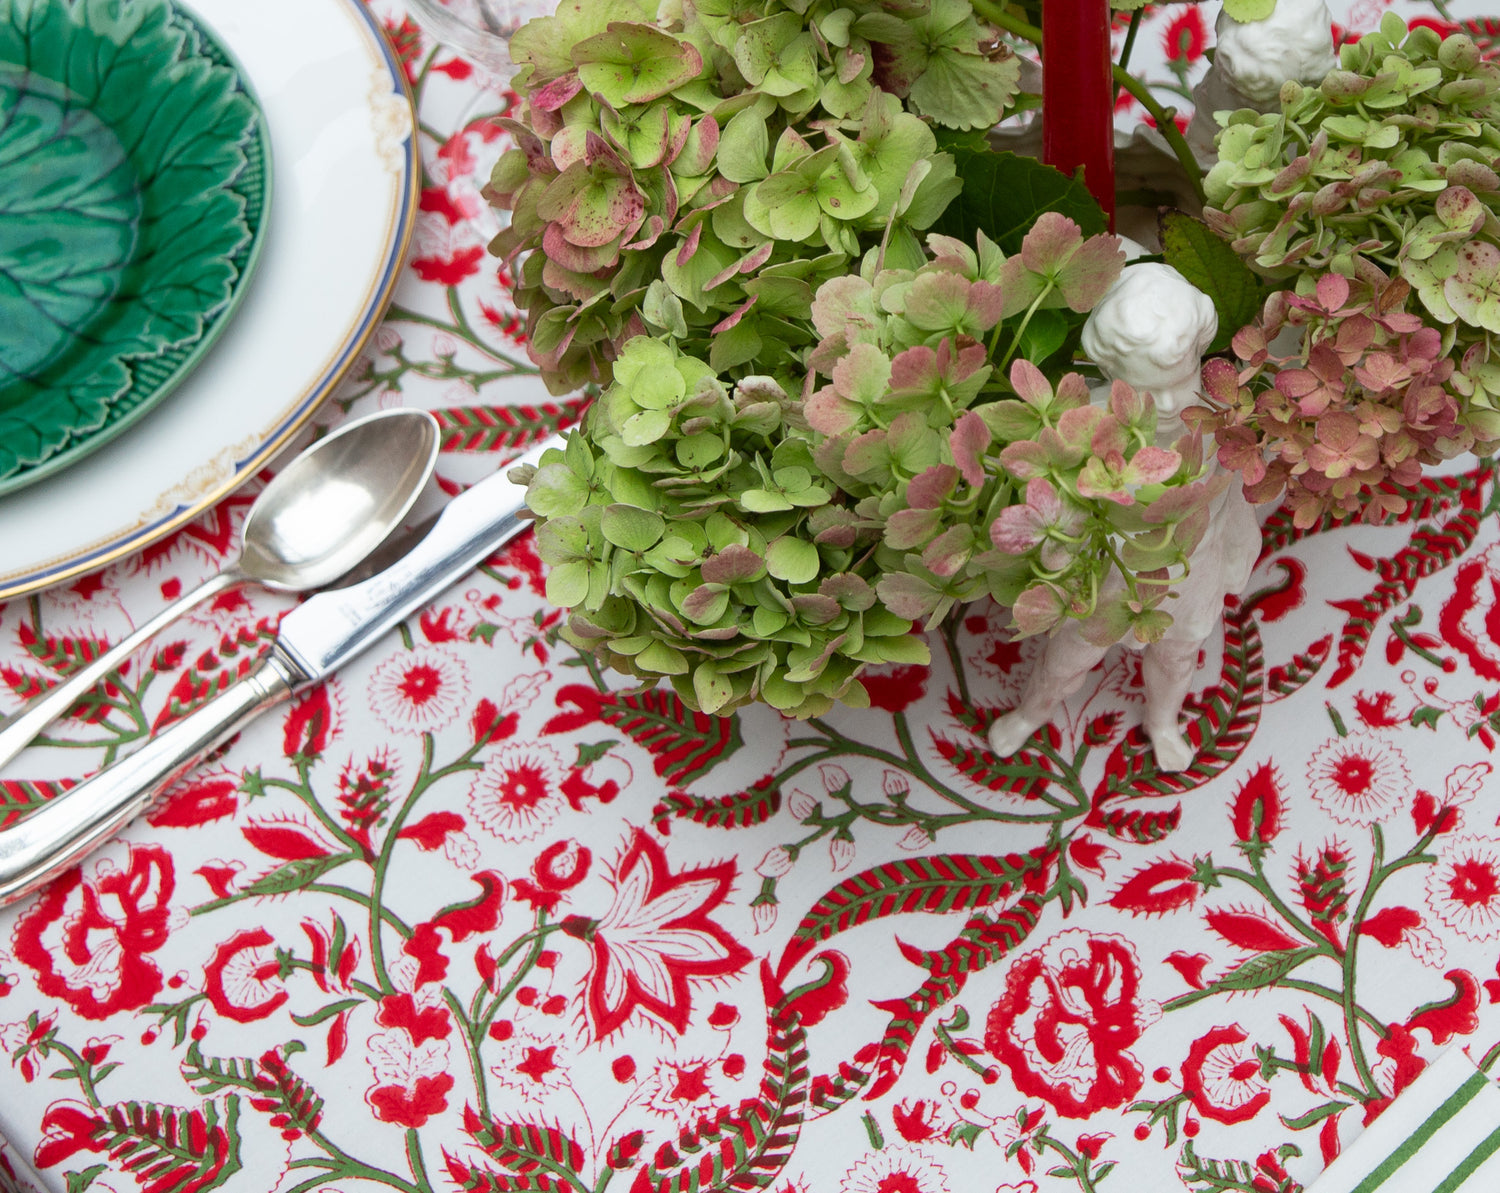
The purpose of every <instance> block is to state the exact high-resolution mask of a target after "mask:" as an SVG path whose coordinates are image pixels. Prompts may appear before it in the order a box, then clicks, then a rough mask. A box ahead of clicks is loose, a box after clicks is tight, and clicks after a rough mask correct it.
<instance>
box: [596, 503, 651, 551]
mask: <svg viewBox="0 0 1500 1193" xmlns="http://www.w3.org/2000/svg"><path fill="white" fill-rule="evenodd" d="M600 529H601V531H602V532H603V534H604V537H605V538H606V539H607V540H608V541H610V542H611V543H613V544H614V545H615V546H617V547H620V548H622V549H624V550H626V551H649V550H650V549H651V548H652V547H654V546H656V544H657V541H658V540H659V539H660V538H661V536H662V531H663V530H665V529H666V523H665V522H663V521H662V519H661V515H660V514H653V513H652V512H651V511H650V510H643V509H636V508H635V507H634V506H630V505H610V506H606V507H605V510H604V516H603V519H602V521H601V523H600Z"/></svg>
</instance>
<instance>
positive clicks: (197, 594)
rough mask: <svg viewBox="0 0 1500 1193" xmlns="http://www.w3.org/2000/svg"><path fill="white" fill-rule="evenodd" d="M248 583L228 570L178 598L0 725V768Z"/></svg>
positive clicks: (242, 576)
mask: <svg viewBox="0 0 1500 1193" xmlns="http://www.w3.org/2000/svg"><path fill="white" fill-rule="evenodd" d="M245 580H246V577H245V575H244V573H242V572H241V571H240V570H239V569H238V568H233V567H232V568H228V569H226V570H224V571H222V572H220V573H219V574H218V575H217V576H214V577H212V578H211V579H209V580H205V581H204V582H203V583H202V584H200V585H198V587H197V588H195V589H193V591H192V592H190V593H188V594H187V595H186V596H182V597H178V598H177V600H175V601H173V602H172V603H171V604H170V605H168V606H167V607H166V608H165V609H163V610H162V611H161V612H160V613H158V614H157V615H156V616H155V617H153V618H152V619H151V620H150V621H148V622H146V623H145V624H144V625H141V626H139V627H137V628H136V629H135V631H134V632H133V633H131V634H130V636H129V637H126V638H121V639H120V640H119V641H118V642H116V643H115V644H114V645H113V646H111V647H110V648H109V649H108V650H106V651H105V652H104V653H103V654H102V655H100V656H99V657H98V658H97V659H94V660H93V661H92V662H90V663H86V664H84V666H82V667H80V668H79V669H78V670H77V671H75V672H73V674H72V675H70V676H68V678H67V679H65V680H63V681H62V682H61V683H60V684H58V685H57V686H56V687H55V688H52V689H51V690H50V691H49V692H48V693H47V694H46V695H45V696H42V697H40V698H39V699H37V700H35V701H33V702H32V703H31V704H29V705H28V706H27V707H26V708H24V709H22V710H21V711H20V712H18V713H16V714H15V715H14V716H11V717H7V718H6V719H5V720H3V721H0V767H4V766H5V764H6V763H7V762H9V761H10V760H11V759H12V758H14V757H15V756H16V755H17V754H19V753H20V752H21V751H22V750H24V749H25V748H26V747H27V746H28V745H30V744H31V741H32V739H33V738H34V737H36V735H37V734H39V733H40V732H41V731H42V730H43V729H45V728H46V727H47V726H48V725H50V724H51V723H52V722H53V721H55V720H57V719H58V718H59V717H61V716H62V715H63V714H64V713H66V712H67V711H68V709H70V708H72V707H73V705H74V704H76V703H77V702H78V701H79V700H80V699H81V698H82V697H84V696H86V695H88V693H89V691H90V690H91V689H92V688H93V687H94V685H95V684H97V683H98V682H99V681H100V680H101V679H103V678H104V677H105V676H106V675H108V674H109V673H110V672H111V671H113V670H115V668H117V667H118V666H119V665H120V664H121V663H123V662H124V661H125V660H126V659H128V658H129V657H130V656H131V654H133V653H134V652H135V651H136V650H138V649H139V648H140V647H142V646H144V645H145V644H146V643H147V642H149V641H150V640H151V639H152V638H154V637H156V635H157V634H159V633H161V631H162V630H164V629H166V628H167V626H169V625H171V624H172V623H173V622H174V621H176V620H177V619H178V618H179V617H181V616H182V615H183V614H184V613H186V612H187V611H188V610H189V609H191V608H192V607H193V606H194V605H198V604H201V603H202V602H204V601H206V600H209V599H210V598H212V597H216V596H218V595H219V593H221V592H223V591H224V590H225V589H226V588H232V587H234V586H235V585H236V584H242V583H244V582H245Z"/></svg>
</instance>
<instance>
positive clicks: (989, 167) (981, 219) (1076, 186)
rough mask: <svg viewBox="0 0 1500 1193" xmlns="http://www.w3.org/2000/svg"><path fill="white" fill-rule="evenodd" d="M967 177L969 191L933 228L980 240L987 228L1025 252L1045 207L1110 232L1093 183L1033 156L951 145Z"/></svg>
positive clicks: (1090, 229) (1092, 231)
mask: <svg viewBox="0 0 1500 1193" xmlns="http://www.w3.org/2000/svg"><path fill="white" fill-rule="evenodd" d="M948 152H949V153H951V154H952V155H953V157H954V160H955V161H956V163H957V165H958V176H959V177H960V178H962V179H963V182H964V189H963V193H962V194H961V195H959V197H958V198H957V199H955V200H953V202H952V203H951V204H949V206H948V210H947V211H945V212H943V214H942V217H941V218H940V219H939V220H938V221H937V223H935V224H934V225H933V226H932V231H934V232H941V233H943V234H944V235H947V236H956V237H958V239H960V240H963V241H967V242H968V243H970V244H972V243H974V240H975V238H976V236H977V235H978V233H979V232H981V231H982V232H983V233H984V234H985V235H986V236H988V237H989V238H990V239H991V240H993V241H994V242H995V243H996V244H997V245H999V246H1000V248H1001V249H1002V250H1003V251H1004V252H1006V253H1008V254H1013V253H1019V252H1020V251H1021V240H1022V238H1023V237H1024V236H1025V235H1026V233H1027V232H1028V231H1029V230H1030V229H1031V226H1032V225H1033V224H1034V223H1036V218H1037V216H1039V215H1041V214H1042V212H1044V211H1057V212H1061V213H1062V214H1063V215H1065V216H1067V217H1068V218H1069V219H1071V220H1072V221H1073V222H1074V223H1076V224H1077V225H1078V226H1079V228H1081V229H1082V230H1083V234H1084V236H1086V237H1087V236H1094V235H1097V234H1099V233H1101V232H1108V231H1109V222H1108V221H1107V220H1106V219H1105V218H1104V212H1103V211H1102V210H1101V209H1100V207H1099V204H1098V203H1096V202H1095V201H1094V197H1093V196H1092V195H1091V194H1089V192H1088V188H1087V187H1085V186H1084V185H1083V182H1082V181H1081V180H1079V179H1077V178H1069V177H1068V176H1067V175H1066V174H1064V173H1062V172H1061V171H1060V170H1054V169H1053V168H1052V167H1051V166H1048V165H1044V164H1042V163H1041V162H1039V161H1037V160H1036V159H1035V158H1031V157H1020V156H1018V155H1016V154H1014V153H996V152H995V151H994V150H992V149H983V150H978V151H975V150H972V149H969V148H967V147H966V146H964V145H953V146H951V147H948Z"/></svg>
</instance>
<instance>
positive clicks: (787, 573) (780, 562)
mask: <svg viewBox="0 0 1500 1193" xmlns="http://www.w3.org/2000/svg"><path fill="white" fill-rule="evenodd" d="M819 565H820V561H819V559H818V549H817V547H815V546H813V544H812V543H809V542H806V541H804V540H802V539H798V538H792V537H790V536H786V537H784V538H779V539H777V540H776V541H775V542H774V543H772V544H771V545H770V546H769V547H767V548H766V571H768V572H770V573H771V575H773V576H775V577H776V578H777V579H778V580H785V581H786V582H787V583H788V584H806V583H808V582H809V581H811V580H814V579H816V578H817V575H818V567H819Z"/></svg>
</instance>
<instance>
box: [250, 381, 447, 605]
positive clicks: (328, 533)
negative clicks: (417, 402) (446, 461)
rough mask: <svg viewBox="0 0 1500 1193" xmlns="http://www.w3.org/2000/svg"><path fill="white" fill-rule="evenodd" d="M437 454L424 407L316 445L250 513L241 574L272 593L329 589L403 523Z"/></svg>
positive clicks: (433, 427)
mask: <svg viewBox="0 0 1500 1193" xmlns="http://www.w3.org/2000/svg"><path fill="white" fill-rule="evenodd" d="M437 449H438V427H437V422H436V421H435V420H434V419H433V417H432V415H430V414H428V413H427V412H426V411H423V410H392V411H390V412H388V413H386V414H381V415H376V416H374V417H372V418H366V419H361V420H360V421H359V422H355V423H350V424H349V425H348V426H347V427H344V428H342V429H341V430H340V431H338V432H335V433H334V434H333V435H330V436H329V437H328V438H326V439H324V440H322V441H320V442H318V443H315V444H313V446H312V447H310V448H308V449H307V451H305V452H303V453H302V454H301V455H300V456H298V457H297V458H296V459H295V460H293V461H292V462H291V463H290V464H289V465H288V466H287V467H286V468H285V469H284V470H283V471H282V472H281V473H280V474H279V475H278V476H277V477H276V479H275V480H273V481H272V482H271V483H270V484H269V485H267V486H266V488H265V490H264V492H262V493H261V495H260V496H259V497H258V498H257V499H256V502H255V505H254V506H252V507H251V510H250V514H249V516H248V517H247V518H246V519H245V527H244V530H243V532H242V538H243V542H244V545H243V547H242V548H241V552H240V561H239V565H238V567H239V570H240V571H241V572H243V573H244V574H245V575H246V576H247V577H249V578H250V579H252V580H254V581H255V582H256V583H258V584H263V585H264V586H265V587H267V588H271V589H275V590H276V591H278V592H307V591H310V590H311V589H314V588H322V587H324V586H325V585H328V584H331V583H333V581H335V580H337V579H338V578H339V577H340V576H342V575H343V574H344V573H345V572H347V571H349V570H350V569H351V568H353V567H355V566H356V565H357V564H359V563H361V562H363V561H364V559H365V557H366V556H368V555H369V554H370V552H371V551H373V550H374V549H375V548H376V547H377V546H379V545H380V543H381V542H382V541H383V540H384V539H385V537H386V535H388V534H389V533H390V532H391V530H392V529H393V528H394V527H395V526H396V525H398V524H399V523H400V522H401V520H402V519H403V518H404V517H406V515H407V513H408V512H409V511H410V510H411V507H412V504H413V503H414V502H415V501H416V499H417V496H418V495H419V494H420V493H421V491H422V488H423V486H424V485H425V484H426V483H427V478H428V477H429V476H430V475H431V474H432V466H433V463H434V462H435V461H436V459H437Z"/></svg>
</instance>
